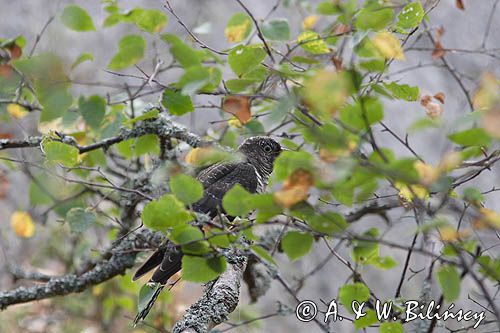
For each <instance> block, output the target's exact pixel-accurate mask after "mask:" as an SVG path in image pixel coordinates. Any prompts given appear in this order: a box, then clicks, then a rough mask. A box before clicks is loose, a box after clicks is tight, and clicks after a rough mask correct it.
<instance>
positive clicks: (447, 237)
mask: <svg viewBox="0 0 500 333" xmlns="http://www.w3.org/2000/svg"><path fill="white" fill-rule="evenodd" d="M469 235H470V231H469V230H462V231H457V230H456V229H455V228H453V227H450V226H444V227H441V228H439V236H440V237H441V240H442V241H443V242H454V241H457V240H460V239H464V238H466V237H468V236H469Z"/></svg>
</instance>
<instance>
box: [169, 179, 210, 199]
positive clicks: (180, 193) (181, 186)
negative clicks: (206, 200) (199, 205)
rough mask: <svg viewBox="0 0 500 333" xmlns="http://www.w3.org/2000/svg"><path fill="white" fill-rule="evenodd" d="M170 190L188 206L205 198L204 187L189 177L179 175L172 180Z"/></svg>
mask: <svg viewBox="0 0 500 333" xmlns="http://www.w3.org/2000/svg"><path fill="white" fill-rule="evenodd" d="M170 190H171V191H172V193H174V194H175V196H176V197H177V199H179V200H180V201H182V202H184V203H185V204H186V205H190V204H193V203H195V202H196V201H198V200H200V199H201V198H202V197H203V185H201V183H200V182H199V181H197V180H196V179H194V178H193V177H191V176H188V175H183V174H178V175H175V176H173V177H172V178H170Z"/></svg>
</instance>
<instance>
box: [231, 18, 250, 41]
mask: <svg viewBox="0 0 500 333" xmlns="http://www.w3.org/2000/svg"><path fill="white" fill-rule="evenodd" d="M251 25H252V22H251V21H250V20H245V21H243V22H242V23H241V24H240V25H233V26H230V27H227V28H226V29H224V35H225V36H226V38H227V41H228V42H230V43H238V42H241V41H242V40H243V39H245V37H246V35H247V31H248V29H250V28H251Z"/></svg>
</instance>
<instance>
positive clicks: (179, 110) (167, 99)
mask: <svg viewBox="0 0 500 333" xmlns="http://www.w3.org/2000/svg"><path fill="white" fill-rule="evenodd" d="M161 104H162V105H163V106H164V107H165V108H167V109H168V111H169V112H170V113H171V114H173V115H175V116H182V115H183V114H185V113H189V112H193V111H194V106H193V102H192V101H191V98H190V97H189V96H186V95H183V94H181V93H180V92H179V91H175V90H173V89H168V88H167V89H165V90H164V91H163V96H162V99H161Z"/></svg>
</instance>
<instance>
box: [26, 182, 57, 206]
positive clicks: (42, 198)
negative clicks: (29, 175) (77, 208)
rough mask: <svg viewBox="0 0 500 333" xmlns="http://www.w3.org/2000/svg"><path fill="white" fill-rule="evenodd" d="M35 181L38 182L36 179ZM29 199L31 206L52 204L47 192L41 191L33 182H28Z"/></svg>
mask: <svg viewBox="0 0 500 333" xmlns="http://www.w3.org/2000/svg"><path fill="white" fill-rule="evenodd" d="M37 178H38V177H37ZM37 181H39V180H38V179H37ZM44 188H45V187H44ZM49 193H50V192H49ZM29 198H30V204H31V205H50V204H52V203H53V200H52V198H51V197H50V196H49V195H48V194H47V192H46V191H44V190H42V189H41V188H40V187H39V186H38V185H37V183H36V182H34V181H31V182H30V189H29Z"/></svg>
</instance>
